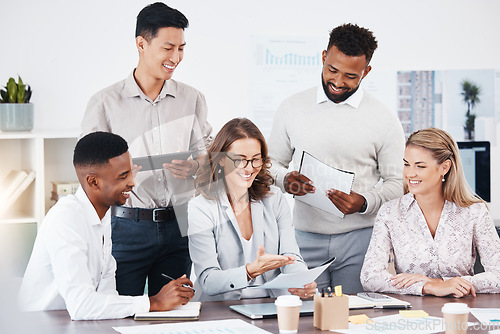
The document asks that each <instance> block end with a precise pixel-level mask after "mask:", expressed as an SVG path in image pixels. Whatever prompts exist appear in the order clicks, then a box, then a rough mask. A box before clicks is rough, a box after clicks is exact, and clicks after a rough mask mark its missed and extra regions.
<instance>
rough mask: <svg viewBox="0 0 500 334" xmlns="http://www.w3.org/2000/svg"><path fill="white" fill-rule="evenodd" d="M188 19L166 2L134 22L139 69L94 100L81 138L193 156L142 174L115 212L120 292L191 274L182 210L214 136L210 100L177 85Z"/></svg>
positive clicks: (145, 152) (137, 152)
mask: <svg viewBox="0 0 500 334" xmlns="http://www.w3.org/2000/svg"><path fill="white" fill-rule="evenodd" d="M187 26H188V20H187V19H186V17H185V16H184V15H183V14H182V13H181V12H179V11H177V10H176V9H173V8H170V7H168V6H167V5H165V4H163V3H159V2H157V3H154V4H151V5H149V6H146V7H145V8H144V9H143V10H141V12H140V13H139V15H138V16H137V26H136V46H137V50H138V51H139V63H138V65H137V68H136V69H135V70H134V71H133V72H132V73H131V74H130V76H129V77H128V78H127V79H125V80H123V81H120V82H118V83H116V84H114V85H112V86H110V87H108V88H105V89H103V90H102V91H100V92H98V93H97V94H95V95H94V96H93V97H92V98H91V99H90V101H89V104H88V107H87V110H86V113H85V115H84V118H83V121H82V131H83V134H86V133H89V132H93V131H106V132H113V133H116V134H119V135H121V136H122V137H123V138H125V140H126V141H127V142H128V145H129V151H130V153H131V155H132V157H133V158H136V157H143V156H154V155H159V154H166V153H174V152H179V151H191V152H192V158H189V159H187V160H174V161H172V163H167V164H164V165H163V166H164V168H162V169H157V170H148V171H146V170H144V171H140V170H139V172H137V174H136V177H135V182H136V186H135V188H134V189H133V191H132V193H131V196H130V198H129V199H128V200H127V202H126V204H125V206H119V207H113V209H112V239H113V256H114V257H115V259H116V261H117V272H116V283H117V290H118V292H119V293H120V294H124V295H132V296H135V295H141V294H143V292H144V286H145V282H146V278H147V279H148V292H149V295H154V294H156V293H157V292H158V291H159V290H160V289H161V287H162V286H163V285H164V284H166V283H167V282H168V281H166V280H165V278H164V277H163V276H162V274H167V275H169V276H171V277H173V278H178V277H180V276H182V275H183V274H188V275H189V273H190V270H191V260H190V258H189V252H188V244H187V237H186V234H185V231H186V226H185V223H186V221H187V220H186V219H185V218H186V213H185V206H186V205H185V204H186V203H187V201H188V200H189V199H190V198H191V197H192V195H193V189H194V187H193V175H194V173H195V172H196V170H197V168H198V165H199V163H198V162H197V160H196V158H197V157H199V156H200V155H201V154H203V153H204V152H205V148H206V145H207V143H208V141H209V139H210V134H211V131H212V128H211V126H210V125H209V124H208V122H207V106H206V102H205V97H204V96H203V94H201V93H200V92H199V91H197V90H196V89H194V88H192V87H190V86H188V85H185V84H183V83H180V82H177V81H174V80H173V79H171V78H172V75H173V72H174V71H175V69H176V68H177V66H178V65H179V63H180V61H181V60H182V57H183V52H184V47H185V45H186V42H185V40H184V29H185V28H186V27H187Z"/></svg>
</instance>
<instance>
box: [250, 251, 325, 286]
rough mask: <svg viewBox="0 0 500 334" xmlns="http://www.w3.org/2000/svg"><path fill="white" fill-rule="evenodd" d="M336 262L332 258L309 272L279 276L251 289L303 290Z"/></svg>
mask: <svg viewBox="0 0 500 334" xmlns="http://www.w3.org/2000/svg"><path fill="white" fill-rule="evenodd" d="M333 261H335V258H331V259H330V260H328V261H327V262H325V263H324V264H322V265H320V266H318V267H316V268H313V269H309V270H307V271H300V272H297V273H293V274H283V273H282V274H279V275H278V276H276V277H275V278H274V279H272V280H270V281H269V282H266V283H264V284H261V285H250V286H249V288H254V289H290V288H303V287H304V285H306V284H308V283H311V282H312V281H314V280H315V279H316V278H318V276H319V275H320V274H321V273H322V272H323V271H325V269H326V268H328V266H329V265H330V264H332V262H333Z"/></svg>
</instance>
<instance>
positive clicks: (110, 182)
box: [96, 152, 135, 207]
mask: <svg viewBox="0 0 500 334" xmlns="http://www.w3.org/2000/svg"><path fill="white" fill-rule="evenodd" d="M96 179H97V183H98V186H99V192H98V193H99V202H100V203H101V204H102V205H103V206H108V207H109V206H112V205H123V204H125V202H126V201H127V199H128V198H129V197H130V191H131V190H132V188H133V187H134V186H135V182H134V177H133V175H132V157H131V156H130V153H129V152H125V153H123V154H122V155H120V156H118V157H114V158H111V159H109V162H108V163H107V164H106V165H104V166H102V167H101V168H99V169H98V171H97V173H96Z"/></svg>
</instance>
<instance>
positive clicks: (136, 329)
mask: <svg viewBox="0 0 500 334" xmlns="http://www.w3.org/2000/svg"><path fill="white" fill-rule="evenodd" d="M113 329H114V330H115V331H117V332H119V333H121V334H145V333H147V334H180V333H182V334H205V333H207V334H208V333H217V334H226V333H227V334H234V333H255V334H271V333H269V332H268V331H265V330H263V329H261V328H259V327H255V326H253V325H251V324H249V323H248V322H245V321H243V320H240V319H228V320H213V321H197V322H183V323H178V322H176V323H170V324H157V325H144V326H122V327H113Z"/></svg>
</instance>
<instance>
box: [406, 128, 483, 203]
mask: <svg viewBox="0 0 500 334" xmlns="http://www.w3.org/2000/svg"><path fill="white" fill-rule="evenodd" d="M410 146H415V147H420V148H423V149H426V150H428V151H429V152H430V153H431V155H432V156H433V158H434V159H435V161H436V162H437V163H438V164H442V163H443V162H445V161H446V160H450V162H451V165H450V170H449V171H448V172H447V173H446V175H444V179H445V181H444V182H443V196H444V199H445V200H447V201H449V202H453V203H455V204H457V205H459V206H461V207H468V206H470V205H472V204H474V203H484V201H483V200H482V199H481V198H480V197H479V196H477V195H476V194H475V193H474V192H473V191H472V190H471V189H470V187H469V185H468V184H467V181H466V180H465V176H464V171H463V167H462V162H461V160H460V155H459V153H458V145H457V143H456V142H455V140H454V139H453V138H452V137H451V136H450V134H449V133H447V132H446V131H443V130H441V129H437V128H427V129H422V130H418V131H415V132H413V133H412V134H411V135H410V137H408V140H407V141H406V147H410ZM404 192H405V194H406V193H408V185H407V184H406V182H405V183H404Z"/></svg>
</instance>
